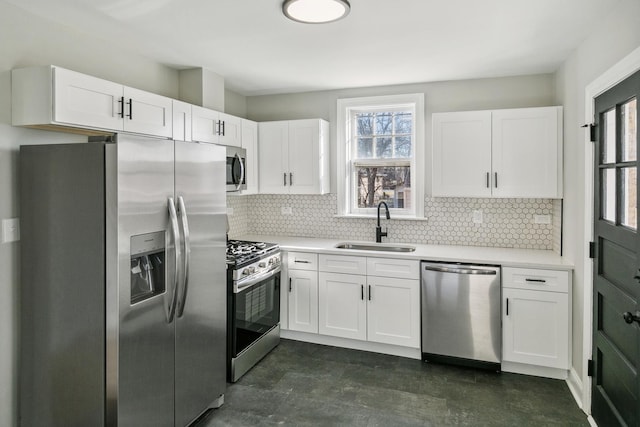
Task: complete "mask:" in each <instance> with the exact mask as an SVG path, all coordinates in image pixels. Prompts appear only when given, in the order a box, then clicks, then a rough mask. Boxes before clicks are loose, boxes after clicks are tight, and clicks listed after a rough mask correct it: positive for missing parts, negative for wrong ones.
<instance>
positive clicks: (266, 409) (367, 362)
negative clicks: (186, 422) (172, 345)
mask: <svg viewBox="0 0 640 427" xmlns="http://www.w3.org/2000/svg"><path fill="white" fill-rule="evenodd" d="M270 425H288V426H441V425H445V426H446V425H455V426H457V425H463V426H588V425H589V423H588V422H587V417H586V415H585V414H584V413H583V412H582V411H581V410H580V409H579V408H578V406H577V404H576V402H575V400H574V399H573V397H572V396H571V392H570V391H569V389H568V387H567V385H566V383H565V382H564V381H559V380H551V379H545V378H537V377H531V376H525V375H516V374H508V373H500V374H499V373H495V372H486V371H482V370H476V369H469V368H461V367H455V366H447V365H438V364H428V363H423V362H421V361H419V360H412V359H405V358H402V357H395V356H387V355H381V354H376V353H368V352H363V351H356V350H347V349H343V348H336V347H328V346H321V345H315V344H309V343H303V342H299V341H292V340H282V341H281V343H280V345H279V346H278V347H277V348H276V349H274V350H273V351H272V352H271V353H270V354H269V355H268V356H267V357H265V358H264V359H263V360H262V361H261V362H260V363H259V364H258V365H256V366H255V367H254V368H253V369H252V370H251V371H249V372H248V373H247V374H246V375H245V376H244V377H243V378H241V379H240V381H238V382H237V383H235V384H229V385H228V388H227V393H226V395H225V404H224V405H223V406H222V407H221V408H220V409H217V410H214V411H212V412H211V414H209V416H208V417H207V418H205V419H204V420H202V422H201V423H199V425H198V427H214V426H270Z"/></svg>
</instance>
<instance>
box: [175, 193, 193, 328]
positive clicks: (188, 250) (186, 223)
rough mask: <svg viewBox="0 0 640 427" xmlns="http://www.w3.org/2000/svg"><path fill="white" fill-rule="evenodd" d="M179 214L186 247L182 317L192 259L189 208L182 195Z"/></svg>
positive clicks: (180, 310) (180, 306)
mask: <svg viewBox="0 0 640 427" xmlns="http://www.w3.org/2000/svg"><path fill="white" fill-rule="evenodd" d="M178 215H179V216H180V223H181V225H182V235H183V239H184V240H183V242H184V249H183V252H182V257H183V264H182V268H183V271H184V275H183V279H182V295H180V297H179V299H178V307H177V314H176V316H177V317H182V315H183V314H184V307H185V305H186V304H187V292H188V287H189V262H190V261H191V240H190V235H189V220H188V218H187V209H186V208H185V206H184V199H183V198H182V196H179V197H178Z"/></svg>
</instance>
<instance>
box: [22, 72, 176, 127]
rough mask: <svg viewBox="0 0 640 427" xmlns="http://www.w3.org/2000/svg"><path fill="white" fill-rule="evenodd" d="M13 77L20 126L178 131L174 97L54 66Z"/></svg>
mask: <svg viewBox="0 0 640 427" xmlns="http://www.w3.org/2000/svg"><path fill="white" fill-rule="evenodd" d="M11 77H12V124H13V125H14V126H33V127H41V128H42V127H44V128H46V127H50V126H51V125H53V127H68V128H82V129H96V130H107V131H119V130H122V131H128V132H135V133H141V134H145V135H155V136H162V137H167V138H171V137H172V136H173V116H172V100H171V98H167V97H164V96H161V95H156V94H153V93H150V92H145V91H141V90H138V89H133V88H130V87H127V86H123V85H120V84H117V83H113V82H110V81H108V80H103V79H99V78H96V77H92V76H88V75H85V74H82V73H77V72H75V71H70V70H66V69H64V68H60V67H54V66H47V67H34V68H22V69H16V70H13V71H12V74H11ZM86 133H91V132H86ZM95 133H100V132H95Z"/></svg>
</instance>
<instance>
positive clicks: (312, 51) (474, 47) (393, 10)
mask: <svg viewBox="0 0 640 427" xmlns="http://www.w3.org/2000/svg"><path fill="white" fill-rule="evenodd" d="M5 1H7V2H8V3H11V4H13V5H15V6H17V7H20V8H23V9H25V10H27V11H30V12H32V13H34V14H36V15H40V16H42V17H44V18H46V19H50V20H53V21H57V22H59V23H62V24H64V25H67V26H72V27H75V28H76V29H78V30H80V31H83V32H86V33H90V34H92V35H93V36H94V37H101V38H104V39H108V40H111V41H113V42H114V43H120V44H122V45H123V46H126V47H128V48H130V49H131V50H133V51H137V52H143V54H144V55H145V56H147V57H149V58H151V59H153V60H155V61H157V62H160V63H163V64H166V65H168V66H171V67H175V68H179V69H183V68H192V67H203V68H206V69H209V70H212V71H214V72H216V73H218V74H220V75H222V76H224V78H225V83H226V86H227V87H228V88H229V89H232V90H235V91H237V92H239V93H241V94H244V95H259V94H268V93H286V92H300V91H309V90H325V89H337V88H347V87H361V86H379V85H388V84H402V83H416V82H428V81H439V80H457V79H469V78H484V77H499V76H510V75H522V74H537V73H550V72H554V71H555V70H557V68H558V67H559V66H560V64H561V63H562V62H563V60H564V59H566V58H567V57H568V55H569V54H570V53H571V51H572V50H573V49H575V48H576V47H577V46H578V45H579V44H580V43H581V41H582V40H584V39H585V38H586V37H587V36H588V35H589V34H590V33H591V31H592V30H593V28H594V26H595V25H597V21H598V19H601V18H603V17H606V16H607V15H608V14H609V12H610V11H611V10H612V9H613V8H614V7H615V6H616V4H617V3H619V1H620V0H482V1H478V0H386V1H385V0H350V3H351V13H350V14H349V16H347V18H345V19H343V20H340V21H337V22H334V23H330V24H324V25H307V24H300V23H296V22H292V21H289V20H288V19H287V18H285V17H284V15H283V14H282V12H281V5H282V0H5Z"/></svg>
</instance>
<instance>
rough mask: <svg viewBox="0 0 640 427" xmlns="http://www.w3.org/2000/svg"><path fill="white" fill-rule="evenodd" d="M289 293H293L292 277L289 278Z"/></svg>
mask: <svg viewBox="0 0 640 427" xmlns="http://www.w3.org/2000/svg"><path fill="white" fill-rule="evenodd" d="M289 292H291V277H289Z"/></svg>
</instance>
